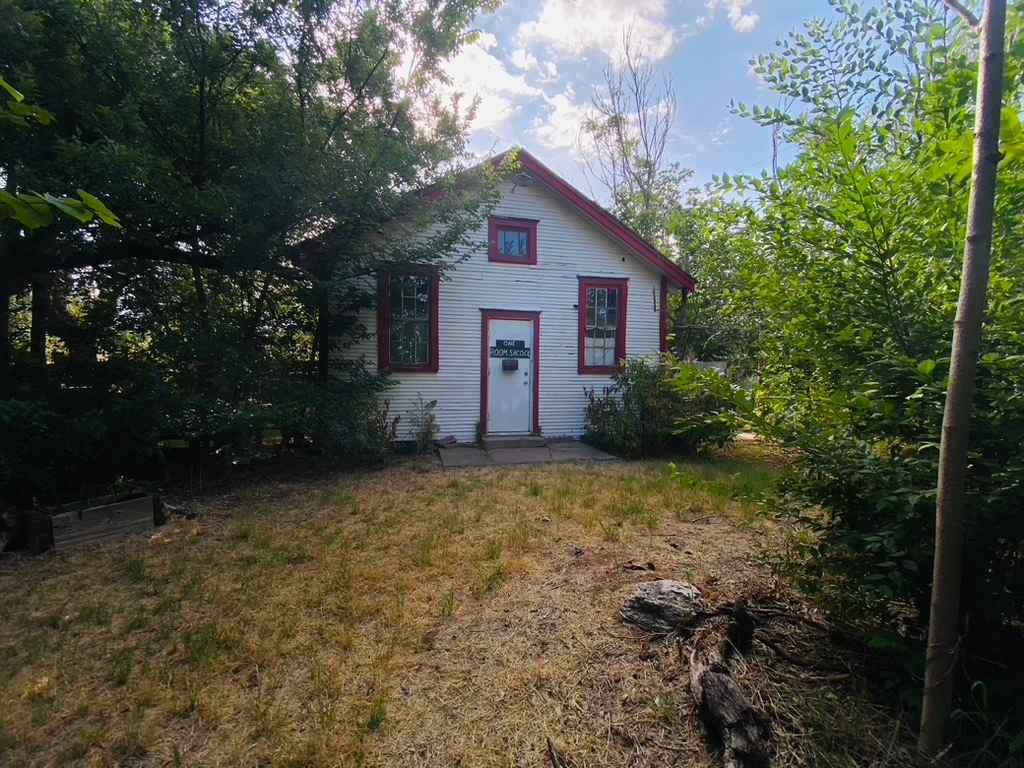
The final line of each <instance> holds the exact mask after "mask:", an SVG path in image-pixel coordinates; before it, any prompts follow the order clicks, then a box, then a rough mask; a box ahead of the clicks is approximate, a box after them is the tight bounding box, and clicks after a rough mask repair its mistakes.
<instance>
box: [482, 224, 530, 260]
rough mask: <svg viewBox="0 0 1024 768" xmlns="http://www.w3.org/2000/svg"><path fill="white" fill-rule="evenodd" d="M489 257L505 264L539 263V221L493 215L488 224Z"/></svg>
mask: <svg viewBox="0 0 1024 768" xmlns="http://www.w3.org/2000/svg"><path fill="white" fill-rule="evenodd" d="M487 230H488V234H487V239H488V242H489V246H488V257H489V258H490V260H491V261H497V262H502V263H505V264H536V263H537V222H536V221H534V220H532V219H503V218H499V217H497V216H492V217H491V218H490V219H488V225H487Z"/></svg>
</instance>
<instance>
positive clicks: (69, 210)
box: [39, 192, 92, 224]
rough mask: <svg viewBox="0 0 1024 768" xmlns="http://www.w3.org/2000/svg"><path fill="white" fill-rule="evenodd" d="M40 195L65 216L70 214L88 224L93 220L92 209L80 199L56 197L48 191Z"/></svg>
mask: <svg viewBox="0 0 1024 768" xmlns="http://www.w3.org/2000/svg"><path fill="white" fill-rule="evenodd" d="M39 196H40V197H41V198H43V200H45V201H46V202H48V203H49V204H50V205H52V206H53V207H54V208H56V209H57V210H58V211H60V212H61V213H63V214H64V215H65V216H70V217H71V218H73V219H76V220H78V221H80V222H82V223H83V224H88V223H89V222H90V221H92V211H90V210H89V209H88V208H86V207H85V204H84V203H83V202H81V201H80V200H75V199H73V198H70V197H54V196H53V195H51V194H49V193H48V192H43V193H42V194H41V195H39Z"/></svg>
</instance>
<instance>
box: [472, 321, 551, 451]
mask: <svg viewBox="0 0 1024 768" xmlns="http://www.w3.org/2000/svg"><path fill="white" fill-rule="evenodd" d="M491 320H530V321H532V322H533V398H532V399H533V414H532V415H531V419H530V421H531V424H532V429H531V434H534V435H539V434H540V312H528V311H523V310H518V309H481V310H480V434H481V435H487V401H488V397H490V392H489V386H490V375H491V366H490V360H489V358H488V348H487V347H488V339H489V338H490V330H491V328H490V325H491Z"/></svg>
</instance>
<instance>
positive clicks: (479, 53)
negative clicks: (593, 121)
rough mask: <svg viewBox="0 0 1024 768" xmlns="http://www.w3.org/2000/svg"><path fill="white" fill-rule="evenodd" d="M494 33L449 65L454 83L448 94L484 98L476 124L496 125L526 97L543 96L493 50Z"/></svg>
mask: <svg viewBox="0 0 1024 768" xmlns="http://www.w3.org/2000/svg"><path fill="white" fill-rule="evenodd" d="M497 44H498V41H497V39H496V38H495V37H494V35H492V34H489V33H485V34H482V35H480V37H479V38H478V39H477V40H476V42H474V43H473V44H472V45H467V46H466V47H465V48H463V49H462V50H461V51H459V53H458V55H456V56H455V57H454V58H452V59H451V61H449V62H448V63H447V64H446V65H445V72H446V73H447V74H448V76H449V77H450V78H451V83H450V84H449V85H448V86H447V87H446V88H445V89H444V90H446V91H447V92H448V93H451V94H455V93H461V94H464V95H465V96H466V97H467V98H470V99H472V98H475V97H479V98H480V103H479V105H478V107H477V111H476V118H475V119H474V121H473V127H474V128H476V129H486V128H494V127H496V126H498V125H500V124H502V123H504V122H505V121H506V120H508V119H509V118H511V117H512V116H513V115H515V114H516V112H518V111H519V109H520V107H521V106H522V101H523V100H524V99H526V98H536V97H538V96H540V95H541V91H540V89H538V88H535V87H534V86H532V85H530V84H529V83H527V82H526V79H525V78H524V77H523V75H521V74H513V73H511V72H509V71H508V69H506V68H505V65H504V64H503V63H502V62H501V61H500V60H499V59H498V58H496V57H495V56H493V55H492V54H491V53H490V51H491V49H493V48H494V47H495V46H497Z"/></svg>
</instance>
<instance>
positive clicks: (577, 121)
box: [530, 85, 591, 153]
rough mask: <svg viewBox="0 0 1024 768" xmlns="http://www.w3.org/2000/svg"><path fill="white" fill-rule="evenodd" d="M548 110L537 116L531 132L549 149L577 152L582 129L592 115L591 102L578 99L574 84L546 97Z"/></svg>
mask: <svg viewBox="0 0 1024 768" xmlns="http://www.w3.org/2000/svg"><path fill="white" fill-rule="evenodd" d="M544 100H545V101H546V102H547V106H548V109H547V112H546V113H545V114H544V115H543V116H537V117H535V118H534V120H533V124H532V125H531V126H530V133H531V134H533V135H534V136H535V137H536V138H537V141H539V142H540V143H541V144H542V145H543V146H545V147H547V148H548V149H568V150H571V151H572V152H574V153H576V152H577V150H578V149H579V137H580V129H581V128H582V127H583V122H584V121H585V120H586V119H587V117H588V116H589V115H590V110H591V107H590V105H589V104H580V103H578V102H577V101H576V91H575V90H574V89H573V87H572V85H568V86H566V89H565V91H564V92H562V93H559V94H556V95H554V96H551V97H545V99H544Z"/></svg>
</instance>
